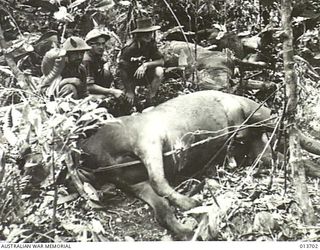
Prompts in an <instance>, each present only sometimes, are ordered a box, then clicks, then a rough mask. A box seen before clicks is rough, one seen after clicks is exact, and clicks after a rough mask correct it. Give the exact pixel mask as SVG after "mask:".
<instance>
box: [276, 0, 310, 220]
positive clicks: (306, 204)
mask: <svg viewBox="0 0 320 250" xmlns="http://www.w3.org/2000/svg"><path fill="white" fill-rule="evenodd" d="M281 9H282V26H283V31H284V42H283V61H284V70H285V84H286V98H288V106H287V110H286V112H287V117H288V124H295V113H296V107H297V76H296V74H295V71H294V51H293V31H292V23H291V21H292V20H291V19H292V18H291V12H292V0H282V2H281ZM289 147H290V158H289V165H290V167H291V169H292V173H293V179H294V185H295V187H296V197H297V201H298V203H299V205H300V208H301V210H302V212H303V218H302V219H303V222H304V223H305V224H307V225H312V224H314V223H315V214H314V210H313V207H312V204H311V201H310V198H309V194H308V189H307V185H306V176H305V169H304V164H303V163H302V162H301V147H300V138H299V133H298V130H297V128H296V126H295V125H293V126H291V127H290V128H289Z"/></svg>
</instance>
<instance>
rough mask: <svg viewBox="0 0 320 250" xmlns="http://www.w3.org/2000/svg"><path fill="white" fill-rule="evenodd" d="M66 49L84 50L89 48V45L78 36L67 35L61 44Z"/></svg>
mask: <svg viewBox="0 0 320 250" xmlns="http://www.w3.org/2000/svg"><path fill="white" fill-rule="evenodd" d="M62 47H63V48H64V49H65V50H66V51H85V50H90V49H91V47H90V46H89V45H88V44H87V43H86V42H85V41H84V40H83V39H82V38H80V37H77V36H72V37H69V38H68V39H67V40H66V41H65V42H64V43H63V46H62Z"/></svg>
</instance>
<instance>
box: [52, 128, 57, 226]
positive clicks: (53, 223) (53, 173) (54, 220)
mask: <svg viewBox="0 0 320 250" xmlns="http://www.w3.org/2000/svg"><path fill="white" fill-rule="evenodd" d="M52 138H53V139H54V128H52ZM51 146H52V148H51V150H52V153H51V155H52V156H51V158H52V181H53V187H54V196H53V214H52V224H51V227H52V228H53V229H54V228H55V224H56V219H57V218H56V212H57V201H58V187H57V183H56V176H55V173H56V164H55V157H54V140H52V145H51Z"/></svg>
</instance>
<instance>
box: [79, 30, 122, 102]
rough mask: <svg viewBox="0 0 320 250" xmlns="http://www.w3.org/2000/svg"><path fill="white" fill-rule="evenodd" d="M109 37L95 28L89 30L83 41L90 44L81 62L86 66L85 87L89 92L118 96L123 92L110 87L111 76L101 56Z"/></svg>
mask: <svg viewBox="0 0 320 250" xmlns="http://www.w3.org/2000/svg"><path fill="white" fill-rule="evenodd" d="M109 39H110V36H109V35H108V34H107V33H106V32H103V31H101V30H99V29H97V28H95V29H93V30H91V31H90V32H89V33H88V34H87V35H86V37H85V42H86V43H87V44H89V45H90V46H91V49H90V50H89V51H86V52H85V54H84V58H83V60H82V64H83V65H84V67H85V68H86V72H87V87H88V91H89V93H90V94H97V95H104V96H106V95H113V96H115V97H117V98H118V97H120V96H121V95H122V94H123V92H122V91H121V90H119V89H113V88H110V87H111V83H112V82H113V76H112V74H111V72H110V70H109V67H108V64H107V62H106V61H105V60H104V58H103V54H104V50H105V45H106V42H107V41H108V40H109Z"/></svg>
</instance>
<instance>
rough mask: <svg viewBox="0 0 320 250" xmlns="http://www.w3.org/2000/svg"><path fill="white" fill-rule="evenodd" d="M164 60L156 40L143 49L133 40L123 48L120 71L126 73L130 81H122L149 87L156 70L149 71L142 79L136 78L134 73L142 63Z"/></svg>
mask: <svg viewBox="0 0 320 250" xmlns="http://www.w3.org/2000/svg"><path fill="white" fill-rule="evenodd" d="M162 58H163V55H162V54H161V53H160V51H159V50H158V48H157V44H156V41H155V40H152V42H150V43H148V44H145V45H143V46H142V47H139V45H138V43H137V42H135V41H133V40H132V41H129V42H128V43H127V44H126V45H125V46H124V47H123V49H122V51H121V55H120V62H119V70H120V71H121V70H124V71H126V73H127V74H126V75H127V77H128V79H122V81H128V82H130V83H135V85H137V86H146V85H149V84H150V83H151V81H152V79H153V77H154V68H151V69H147V71H146V74H145V76H144V77H143V78H142V79H137V78H135V77H134V73H135V72H136V70H137V69H138V68H139V66H140V65H141V64H142V63H144V62H149V61H155V60H159V59H162Z"/></svg>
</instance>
